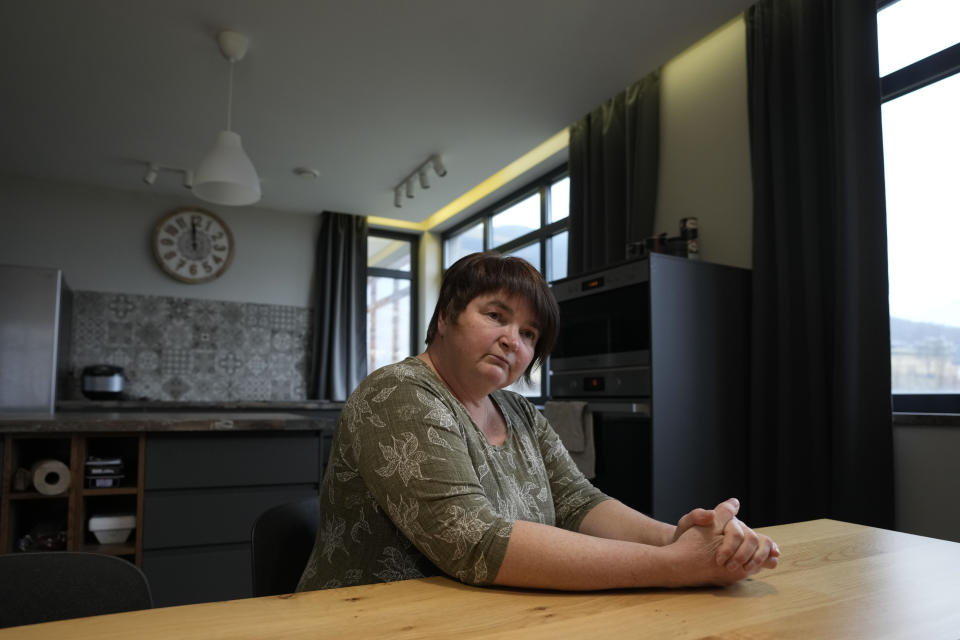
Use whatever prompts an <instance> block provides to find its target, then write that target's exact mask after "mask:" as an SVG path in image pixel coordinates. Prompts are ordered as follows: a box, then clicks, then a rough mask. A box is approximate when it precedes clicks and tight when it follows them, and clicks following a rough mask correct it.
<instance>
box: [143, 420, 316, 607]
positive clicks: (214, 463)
mask: <svg viewBox="0 0 960 640" xmlns="http://www.w3.org/2000/svg"><path fill="white" fill-rule="evenodd" d="M328 438H329V434H327V433H326V432H324V431H283V432H244V433H217V432H214V433H154V434H150V435H149V436H148V437H147V442H146V461H145V465H144V466H145V472H146V474H145V481H144V489H145V491H144V514H143V517H144V527H143V529H144V538H143V549H144V551H143V570H144V572H145V573H146V574H147V578H148V579H149V580H150V587H151V589H152V591H153V597H154V601H155V603H156V605H157V606H170V605H179V604H190V603H195V602H209V601H214V600H223V599H232V598H245V597H250V596H251V594H252V592H251V576H250V545H249V540H250V530H251V527H252V526H253V522H254V520H255V519H256V518H257V516H259V515H260V514H261V513H262V512H263V511H265V510H267V509H269V508H270V507H272V506H275V505H278V504H282V503H284V502H289V501H291V500H297V499H300V498H303V497H307V496H311V495H314V496H315V495H317V490H318V488H319V483H320V480H321V476H322V474H323V467H324V463H325V462H326V455H327V446H326V443H327V442H328Z"/></svg>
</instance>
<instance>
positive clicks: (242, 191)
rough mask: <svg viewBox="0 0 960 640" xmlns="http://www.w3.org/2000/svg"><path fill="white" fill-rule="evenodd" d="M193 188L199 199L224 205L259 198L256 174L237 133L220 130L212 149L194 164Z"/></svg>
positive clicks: (258, 181) (239, 203)
mask: <svg viewBox="0 0 960 640" xmlns="http://www.w3.org/2000/svg"><path fill="white" fill-rule="evenodd" d="M193 192H194V193H195V194H196V195H197V197H198V198H200V199H201V200H206V201H207V202H213V203H216V204H226V205H244V204H253V203H254V202H257V201H258V200H259V199H260V178H259V177H258V176H257V170H256V169H254V168H253V163H252V162H250V158H248V157H247V154H246V153H244V151H243V146H241V144H240V136H239V135H237V134H236V133H234V132H233V131H221V132H220V133H219V135H217V141H216V143H214V145H213V149H211V150H210V152H209V153H207V155H206V157H205V158H204V159H203V161H202V162H201V163H200V166H199V167H197V171H196V173H195V174H194V178H193Z"/></svg>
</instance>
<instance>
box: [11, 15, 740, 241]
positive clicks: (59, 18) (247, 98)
mask: <svg viewBox="0 0 960 640" xmlns="http://www.w3.org/2000/svg"><path fill="white" fill-rule="evenodd" d="M749 4H751V3H750V2H748V1H747V0H403V1H401V0H338V1H332V0H272V1H266V0H127V1H119V0H84V1H83V2H77V1H76V0H45V1H44V2H26V1H23V0H20V1H10V2H3V3H2V4H0V90H2V92H3V96H2V101H0V114H2V121H3V126H2V129H0V173H9V174H14V175H20V176H30V177H37V178H41V179H50V180H56V181H62V182H68V183H79V184H85V185H95V186H101V187H108V188H116V189H123V190H132V191H139V192H143V193H149V192H151V191H152V192H160V193H182V192H183V186H182V179H181V176H179V175H178V174H176V173H174V172H161V174H160V175H159V177H158V179H157V181H156V183H155V184H154V185H153V186H148V185H147V184H145V183H144V182H143V176H144V174H145V173H146V165H147V163H148V162H156V163H159V164H161V165H166V166H170V167H180V168H193V167H195V166H196V165H197V164H198V163H199V161H200V159H201V157H202V156H203V154H204V153H205V152H206V151H207V149H208V148H209V147H210V146H211V145H212V144H213V140H214V138H215V136H216V134H217V132H218V131H220V130H221V129H223V128H224V127H225V123H226V103H227V84H228V75H229V64H228V63H227V62H226V60H225V59H224V58H223V57H222V56H221V55H220V53H219V49H218V48H217V45H216V40H215V38H216V34H217V33H218V32H219V31H220V30H221V29H224V28H231V29H234V30H238V31H241V32H243V33H245V34H246V35H247V36H248V37H249V38H250V49H249V52H248V54H247V56H246V58H245V59H244V60H243V61H242V62H239V63H237V65H236V67H235V69H234V102H233V130H234V131H236V132H237V133H239V134H240V135H241V136H242V139H243V145H244V148H245V149H246V150H247V153H248V154H249V156H250V158H251V159H252V160H253V163H254V165H255V166H256V168H257V171H258V173H259V175H260V178H261V182H262V190H263V199H262V200H261V201H260V202H259V203H258V204H257V205H255V206H257V207H261V208H265V209H272V210H280V211H289V212H298V213H316V212H318V211H321V210H331V211H340V212H344V213H354V214H363V215H373V216H383V217H390V218H395V219H399V220H407V221H414V222H420V221H422V220H424V219H426V218H427V217H428V216H430V215H431V214H433V213H434V212H436V211H437V210H438V209H440V208H441V207H443V206H444V205H446V204H447V203H449V202H451V201H452V200H454V199H455V198H457V197H458V196H460V195H461V194H463V193H465V192H467V191H468V190H470V189H471V188H472V187H474V186H475V185H477V184H478V183H480V182H481V181H482V180H484V179H485V178H487V177H488V176H490V175H492V174H494V173H495V172H497V171H498V170H499V169H501V168H503V167H504V166H506V165H508V164H509V163H511V162H512V161H514V160H515V159H517V158H519V157H520V156H523V155H524V154H525V153H527V152H528V151H530V150H531V149H533V148H535V147H537V146H538V145H539V144H541V143H542V142H544V141H545V140H547V139H548V138H550V137H551V136H553V135H554V134H556V133H557V132H559V131H561V130H562V129H564V127H566V126H567V125H569V124H570V123H572V122H574V121H575V120H577V119H578V118H580V117H581V116H582V115H583V114H585V113H586V112H588V111H589V110H590V109H591V108H592V107H594V106H596V105H598V104H600V103H601V102H603V101H604V100H606V99H607V98H609V97H611V96H612V95H614V94H616V93H617V92H618V91H620V90H621V89H622V88H623V87H625V86H626V85H627V84H629V83H630V82H632V81H634V80H637V79H639V78H640V77H642V76H643V75H644V74H646V73H647V72H648V71H650V70H651V69H653V68H656V67H657V66H658V65H661V64H663V63H664V62H666V61H667V60H669V59H670V58H671V57H673V56H675V55H676V54H678V53H680V52H681V51H682V50H684V49H685V48H687V47H688V46H690V45H691V44H693V43H694V42H696V41H697V40H699V39H701V38H703V37H704V36H706V35H707V34H708V33H710V32H711V31H713V30H714V29H716V28H717V27H719V26H721V25H722V24H723V23H725V22H727V21H728V20H730V19H731V18H733V17H734V16H736V15H737V13H739V12H740V11H742V10H743V9H744V8H746V7H747V6H748V5H749ZM432 153H440V154H442V157H443V161H444V164H445V165H446V167H447V170H448V173H447V176H446V177H445V178H443V179H439V178H436V176H434V175H431V176H430V177H431V178H432V180H431V188H430V189H429V190H425V191H424V190H421V189H420V188H419V186H417V187H416V188H415V190H414V192H415V194H416V197H415V198H413V199H409V200H408V199H405V201H404V206H403V207H402V208H400V209H398V208H396V207H395V206H394V202H393V188H394V186H395V185H397V184H398V183H399V182H401V181H402V180H403V179H404V178H405V177H406V176H407V175H408V174H410V173H411V172H412V171H413V170H414V169H416V168H417V166H419V165H420V164H421V163H422V162H424V161H425V160H426V159H427V157H428V156H429V155H430V154H432ZM560 156H563V157H560ZM560 156H554V157H553V158H552V159H551V160H550V161H548V162H547V163H545V164H547V165H550V164H552V165H556V164H559V163H560V162H562V161H563V160H564V159H565V154H560ZM299 166H304V167H309V168H313V169H316V170H317V171H318V172H319V177H317V178H304V177H298V176H296V175H294V173H293V169H294V168H296V167H299ZM543 168H544V167H543V166H541V167H540V170H542V169H543ZM507 188H509V186H508V187H507ZM502 195H503V191H501V192H499V193H497V194H493V195H491V196H489V197H488V198H487V200H486V202H481V203H479V204H478V205H476V206H480V205H481V204H486V203H489V201H491V200H492V199H494V198H497V197H501V196H502ZM476 206H475V207H474V208H476Z"/></svg>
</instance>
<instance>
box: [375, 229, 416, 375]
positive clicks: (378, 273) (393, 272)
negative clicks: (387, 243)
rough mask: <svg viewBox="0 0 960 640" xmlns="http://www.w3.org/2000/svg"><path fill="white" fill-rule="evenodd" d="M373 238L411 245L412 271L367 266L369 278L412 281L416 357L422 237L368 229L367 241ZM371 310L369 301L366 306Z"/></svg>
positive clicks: (412, 343)
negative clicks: (398, 241)
mask: <svg viewBox="0 0 960 640" xmlns="http://www.w3.org/2000/svg"><path fill="white" fill-rule="evenodd" d="M371 237H373V238H387V239H390V240H400V241H403V242H409V243H410V271H402V270H400V269H386V268H383V267H371V266H370V265H367V277H368V278H369V277H371V276H373V277H379V278H394V279H397V280H409V281H410V350H411V351H412V353H411V354H410V355H416V354H417V353H419V351H418V347H417V345H418V343H419V340H418V337H419V335H420V331H419V326H418V324H419V323H418V319H419V314H418V313H417V310H418V309H419V308H420V305H419V301H420V288H419V286H418V283H419V274H420V260H419V256H420V236H419V235H418V234H415V233H404V232H402V231H388V230H386V229H368V230H367V239H368V240H369V239H370V238H371ZM363 287H364V288H363V291H364V296H366V292H367V283H366V281H365V282H364V283H363ZM364 306H365V307H367V308H368V309H369V301H368V302H367V303H365V305H364ZM369 361H370V345H369V344H368V345H367V362H369Z"/></svg>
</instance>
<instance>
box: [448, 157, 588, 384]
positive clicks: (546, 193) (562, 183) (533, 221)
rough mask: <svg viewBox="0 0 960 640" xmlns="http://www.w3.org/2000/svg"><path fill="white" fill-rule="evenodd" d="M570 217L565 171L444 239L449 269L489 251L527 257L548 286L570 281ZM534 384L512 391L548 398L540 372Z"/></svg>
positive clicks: (530, 186) (514, 195) (538, 182)
mask: <svg viewBox="0 0 960 640" xmlns="http://www.w3.org/2000/svg"><path fill="white" fill-rule="evenodd" d="M569 216H570V177H569V176H568V175H567V173H566V167H565V166H564V167H561V168H559V169H557V170H555V171H552V172H550V173H548V174H547V175H545V176H543V177H542V178H540V179H538V180H536V181H534V182H531V183H529V184H527V185H525V186H524V187H522V188H521V189H519V190H517V191H515V192H513V193H511V194H510V195H509V196H507V197H506V198H504V199H503V200H500V201H499V202H497V203H496V204H494V205H493V206H492V207H490V208H488V209H485V210H484V211H481V212H480V213H478V214H477V215H475V216H473V217H472V218H470V219H469V220H467V221H465V222H463V223H462V224H460V225H458V226H457V227H454V228H453V229H451V230H450V231H449V232H447V233H445V234H444V236H443V268H444V269H447V268H448V267H450V265H452V264H453V263H454V262H456V261H457V260H459V259H460V258H462V257H463V256H465V255H468V254H471V253H474V252H477V251H485V250H495V251H499V252H500V253H502V254H503V255H509V256H518V257H520V258H523V259H524V260H526V261H527V262H529V263H530V264H532V265H533V266H534V267H536V268H537V269H539V270H540V272H541V273H542V274H543V275H544V278H546V279H547V281H548V282H551V281H553V280H559V279H561V278H565V277H566V276H567V238H568V235H569V232H568V231H567V227H568V225H569ZM531 379H532V384H531V385H525V384H524V383H523V381H522V380H521V381H519V382H517V383H516V384H514V385H513V386H511V387H510V389H511V390H512V391H516V392H518V393H522V394H523V395H525V396H531V397H546V395H547V390H546V389H545V388H544V385H545V384H546V381H545V380H544V376H542V375H541V372H540V370H539V369H535V370H534V371H533V372H532V373H531Z"/></svg>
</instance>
